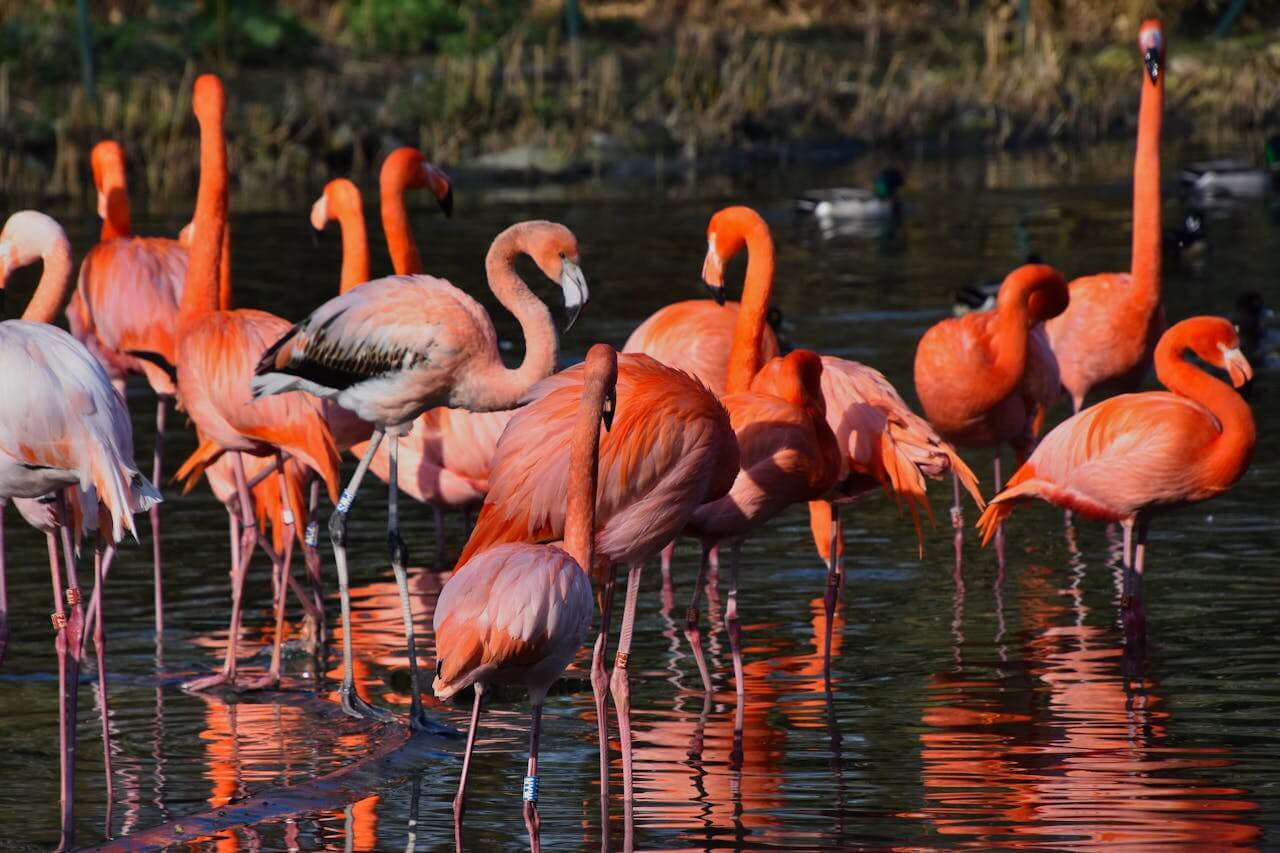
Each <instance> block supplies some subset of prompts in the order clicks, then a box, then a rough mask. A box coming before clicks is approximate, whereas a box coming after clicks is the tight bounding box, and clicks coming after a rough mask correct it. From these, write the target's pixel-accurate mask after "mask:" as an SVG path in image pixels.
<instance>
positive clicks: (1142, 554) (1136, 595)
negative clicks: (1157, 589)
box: [1132, 518, 1147, 602]
mask: <svg viewBox="0 0 1280 853" xmlns="http://www.w3.org/2000/svg"><path fill="white" fill-rule="evenodd" d="M1137 528H1138V529H1137V532H1136V534H1137V535H1135V536H1134V545H1133V590H1132V594H1133V599H1134V601H1138V602H1141V601H1142V567H1143V563H1145V562H1146V558H1147V520H1146V519H1145V518H1139V519H1138V523H1137Z"/></svg>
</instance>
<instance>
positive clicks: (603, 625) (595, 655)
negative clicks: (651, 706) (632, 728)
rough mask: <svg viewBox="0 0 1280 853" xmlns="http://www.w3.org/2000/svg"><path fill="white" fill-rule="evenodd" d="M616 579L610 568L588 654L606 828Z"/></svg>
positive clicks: (601, 812) (601, 809)
mask: <svg viewBox="0 0 1280 853" xmlns="http://www.w3.org/2000/svg"><path fill="white" fill-rule="evenodd" d="M616 579H617V566H614V565H610V566H609V569H608V577H607V578H606V580H605V582H604V589H603V590H602V591H601V592H600V634H599V636H597V637H596V645H595V648H594V649H593V650H592V652H591V693H592V696H593V698H594V699H595V703H596V733H597V734H598V736H599V747H600V749H599V755H600V825H601V826H603V827H605V830H604V831H605V834H606V836H607V835H608V827H609V708H608V707H607V705H606V704H605V703H606V695H607V691H608V689H609V688H608V685H609V676H608V674H607V673H606V672H605V669H604V653H605V649H606V648H607V647H608V645H609V623H610V621H611V618H612V616H613V588H614V585H615V581H616Z"/></svg>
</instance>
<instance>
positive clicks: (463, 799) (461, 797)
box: [453, 681, 484, 850]
mask: <svg viewBox="0 0 1280 853" xmlns="http://www.w3.org/2000/svg"><path fill="white" fill-rule="evenodd" d="M472 688H473V689H474V690H475V693H476V699H475V703H474V704H473V705H472V706H471V727H470V728H468V729H467V748H466V751H465V752H464V753H463V754H462V775H461V776H459V777H458V793H456V794H454V795H453V826H454V833H455V836H456V840H457V842H458V845H457V846H458V849H459V850H461V849H462V815H463V813H464V812H465V811H466V810H467V774H468V773H470V771H471V751H472V749H474V748H475V745H476V729H477V728H479V727H480V702H481V700H482V699H483V698H484V685H483V684H481V683H480V682H479V681H477V682H476V683H475V684H473V685H472Z"/></svg>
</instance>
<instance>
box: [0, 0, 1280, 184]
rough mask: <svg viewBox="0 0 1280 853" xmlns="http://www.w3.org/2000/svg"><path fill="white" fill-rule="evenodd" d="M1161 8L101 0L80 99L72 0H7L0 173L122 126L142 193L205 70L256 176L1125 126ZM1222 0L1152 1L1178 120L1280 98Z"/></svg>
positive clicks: (1273, 103) (169, 159)
mask: <svg viewBox="0 0 1280 853" xmlns="http://www.w3.org/2000/svg"><path fill="white" fill-rule="evenodd" d="M1155 5H1157V4H1151V3H1147V2H1135V0H991V2H978V1H977V0H946V2H944V0H908V2H891V0H719V2H716V0H579V2H578V3H577V6H578V7H579V9H580V11H581V15H582V21H581V26H580V31H581V39H580V41H579V42H578V43H572V44H571V43H570V42H569V41H568V40H567V39H566V37H565V32H566V27H565V8H564V4H563V0H532V2H529V1H528V0H525V1H524V2H521V0H340V2H337V3H329V2H322V0H200V2H192V0H187V2H182V1H181V0H100V2H95V3H93V4H92V7H93V9H94V13H93V21H92V35H93V46H94V51H95V55H96V64H97V72H98V93H97V98H96V99H95V100H92V101H91V100H90V99H88V98H87V97H86V95H85V93H84V92H83V91H81V89H80V85H79V81H80V67H79V61H78V53H77V38H78V33H77V28H76V19H75V4H74V3H70V2H66V0H24V2H22V3H15V4H5V5H0V187H3V188H5V189H8V190H12V191H18V192H23V191H52V192H54V193H73V194H74V193H77V192H81V191H82V190H83V187H84V186H85V185H86V178H85V175H86V174H87V152H88V150H89V148H90V147H91V146H92V144H93V143H94V142H95V141H97V140H98V139H100V138H102V137H104V136H107V135H111V136H115V137H117V138H119V139H120V140H121V141H122V143H123V144H124V145H125V146H126V148H127V150H129V151H130V152H131V153H132V154H133V157H134V174H135V176H141V181H142V182H143V183H144V184H145V186H146V187H147V188H148V189H149V190H150V191H152V192H156V193H165V192H171V191H172V192H187V191H189V188H190V187H191V186H192V181H193V174H194V172H193V170H194V164H195V162H196V158H195V156H194V153H195V134H194V131H193V129H192V122H191V119H190V116H189V103H188V98H189V89H190V84H191V79H192V77H193V75H194V74H195V72H196V71H197V70H206V69H207V70H215V71H218V72H219V73H222V74H223V75H224V76H225V77H226V78H227V82H228V85H229V89H230V92H231V116H230V118H229V121H228V128H229V132H230V134H231V146H232V152H231V156H232V160H233V164H234V167H235V169H236V174H237V177H238V180H239V181H240V182H241V184H242V185H247V186H251V187H271V186H277V185H280V184H284V183H289V182H300V181H307V182H312V183H314V182H315V181H318V180H321V179H323V178H325V177H327V176H330V175H332V174H334V173H339V172H351V173H354V174H356V175H357V176H359V175H361V174H363V173H364V172H365V171H366V170H368V169H369V168H370V166H371V164H373V163H376V161H377V158H378V156H379V154H380V153H381V152H383V151H384V150H385V149H386V148H387V147H389V146H390V145H392V144H415V145H419V146H422V147H423V148H425V149H427V150H428V151H430V152H432V153H433V154H434V156H436V157H437V158H438V159H439V160H440V161H441V162H443V163H447V164H452V165H457V164H459V163H462V164H466V163H470V162H474V161H476V160H477V158H481V157H483V156H484V155H493V154H495V153H497V152H504V151H506V152H508V153H510V149H513V148H518V149H519V151H518V153H519V155H520V156H519V157H507V158H506V160H507V161H510V160H513V159H514V160H520V159H521V158H524V160H526V161H528V162H529V163H530V164H532V165H533V166H534V167H541V168H543V169H546V170H558V169H562V168H565V169H573V168H579V167H583V166H581V164H590V163H598V162H605V163H608V162H610V161H612V160H614V159H617V158H620V157H624V156H630V155H639V156H654V155H658V154H662V155H664V156H668V157H671V156H698V155H700V154H704V155H705V154H706V153H708V152H714V151H719V150H723V149H726V148H735V147H737V148H742V147H750V148H752V149H753V150H755V151H757V152H760V151H763V152H766V153H768V152H781V151H782V150H784V149H785V148H786V147H787V146H788V145H792V144H794V143H800V142H808V141H822V140H848V139H860V140H866V141H869V142H872V143H876V142H903V141H908V140H925V141H928V142H930V143H933V144H937V145H940V146H945V145H952V144H959V143H963V144H967V145H973V144H983V145H1001V146H1005V145H1017V144H1024V143H1028V142H1035V141H1043V140H1049V139H1068V140H1071V139H1076V140H1088V139H1094V138H1098V137H1102V136H1107V135H1116V134H1124V133H1127V132H1129V129H1130V127H1131V125H1132V121H1133V112H1134V103H1135V95H1136V88H1137V80H1138V68H1139V65H1138V61H1137V53H1136V47H1135V38H1136V31H1137V25H1138V22H1139V21H1140V19H1141V17H1142V16H1143V15H1144V14H1149V13H1151V12H1153V11H1156V10H1155V9H1154V8H1152V7H1154V6H1155ZM1228 5H1229V4H1228V3H1227V2H1226V0H1216V2H1213V0H1211V2H1208V3H1203V2H1202V3H1193V2H1190V0H1172V2H1165V3H1160V4H1158V6H1159V12H1160V13H1161V14H1162V16H1163V20H1164V21H1165V24H1166V28H1167V30H1168V31H1169V41H1170V45H1171V55H1170V59H1171V64H1170V74H1169V78H1168V79H1169V84H1168V85H1169V89H1168V93H1169V110H1170V115H1171V117H1173V118H1172V120H1171V121H1170V122H1169V127H1170V132H1171V133H1181V134H1192V135H1211V134H1214V133H1219V132H1223V131H1225V130H1235V131H1238V130H1240V129H1254V128H1265V127H1268V126H1271V125H1273V124H1275V123H1276V122H1277V119H1280V86H1277V85H1276V80H1277V79H1278V78H1280V39H1277V38H1276V36H1277V35H1280V29H1277V26H1276V21H1277V20H1280V14H1278V12H1280V4H1277V3H1275V2H1258V0H1254V1H1253V2H1249V3H1247V4H1246V7H1245V12H1244V14H1243V15H1242V16H1241V17H1240V18H1239V20H1238V21H1236V22H1235V24H1234V28H1233V30H1232V33H1231V35H1230V36H1229V37H1228V38H1224V39H1218V38H1216V37H1214V34H1213V31H1214V28H1215V26H1217V24H1218V23H1219V21H1220V20H1221V18H1222V16H1223V15H1224V13H1225V12H1226V10H1227V7H1228ZM1024 11H1025V14H1024ZM490 162H492V161H490ZM135 180H139V178H137V177H135Z"/></svg>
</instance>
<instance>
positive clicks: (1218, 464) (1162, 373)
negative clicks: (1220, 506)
mask: <svg viewBox="0 0 1280 853" xmlns="http://www.w3.org/2000/svg"><path fill="white" fill-rule="evenodd" d="M1189 349H1190V346H1189V344H1188V342H1187V341H1186V340H1185V339H1184V338H1183V336H1181V335H1174V334H1169V333H1166V334H1165V336H1164V337H1163V338H1161V339H1160V343H1159V344H1158V345H1157V346H1156V355H1155V362H1156V377H1157V378H1158V379H1159V380H1160V383H1161V384H1162V385H1164V386H1165V387H1166V388H1168V389H1169V390H1170V391H1172V392H1173V393H1175V394H1178V395H1180V396H1183V397H1188V398H1190V399H1192V400H1195V401H1196V402H1197V403H1199V404H1200V405H1202V406H1204V407H1205V408H1206V409H1208V410H1209V411H1210V412H1212V413H1213V416H1214V417H1215V418H1217V419H1218V423H1219V424H1221V426H1222V433H1221V435H1220V436H1219V437H1218V440H1217V441H1215V442H1214V443H1213V448H1212V449H1211V450H1210V451H1209V453H1208V455H1207V456H1204V457H1202V458H1201V459H1200V460H1198V462H1197V467H1198V468H1200V469H1201V470H1202V471H1204V472H1205V473H1206V474H1207V475H1208V478H1209V480H1210V481H1211V483H1212V484H1214V485H1219V486H1221V487H1223V488H1225V487H1226V486H1229V485H1231V483H1233V482H1235V480H1236V478H1237V477H1239V475H1240V473H1241V472H1242V471H1243V470H1244V466H1245V465H1247V464H1248V461H1249V459H1250V458H1251V457H1252V455H1253V448H1254V445H1255V443H1256V442H1257V437H1258V436H1257V427H1256V425H1255V424H1254V421H1253V412H1252V411H1251V410H1250V409H1249V404H1248V403H1246V402H1245V401H1244V398H1243V397H1241V396H1240V395H1239V394H1238V393H1236V391H1235V389H1234V388H1232V387H1231V386H1230V385H1228V384H1227V383H1225V382H1223V381H1222V380H1221V379H1218V378H1217V377H1214V376H1211V375H1210V374H1209V373H1207V372H1205V371H1204V370H1201V369H1200V368H1198V367H1196V366H1194V365H1193V364H1191V363H1190V362H1189V361H1187V360H1186V357H1185V356H1186V353H1187V351H1188V350H1189Z"/></svg>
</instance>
